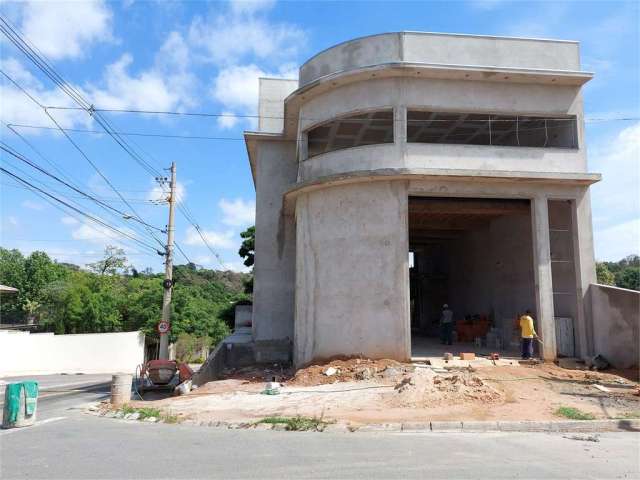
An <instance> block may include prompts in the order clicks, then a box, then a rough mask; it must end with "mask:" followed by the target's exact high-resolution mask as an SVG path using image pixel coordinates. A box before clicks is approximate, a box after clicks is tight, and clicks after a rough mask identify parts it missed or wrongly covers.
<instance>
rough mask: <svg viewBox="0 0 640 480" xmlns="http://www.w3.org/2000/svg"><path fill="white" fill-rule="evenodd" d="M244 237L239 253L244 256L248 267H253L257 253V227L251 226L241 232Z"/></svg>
mask: <svg viewBox="0 0 640 480" xmlns="http://www.w3.org/2000/svg"><path fill="white" fill-rule="evenodd" d="M240 236H241V237H242V238H243V241H242V245H241V246H240V250H238V255H240V256H241V257H242V258H244V264H245V266H247V267H253V262H254V260H255V253H256V227H249V228H247V229H246V230H245V231H244V232H242V233H241V234H240Z"/></svg>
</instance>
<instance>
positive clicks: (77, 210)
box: [0, 167, 160, 253]
mask: <svg viewBox="0 0 640 480" xmlns="http://www.w3.org/2000/svg"><path fill="white" fill-rule="evenodd" d="M0 172H2V173H4V174H5V175H8V176H10V177H11V178H13V179H14V180H16V181H18V182H20V183H22V184H23V185H26V186H27V187H29V188H30V189H31V190H33V191H35V192H38V193H40V194H41V195H44V196H45V197H48V198H49V199H51V200H53V201H55V202H57V203H59V204H61V205H64V206H65V207H67V208H68V209H70V210H72V211H74V212H75V213H77V214H79V215H81V216H83V217H84V218H87V219H89V220H91V221H92V222H94V223H97V224H99V225H101V226H103V227H105V228H108V229H109V230H112V231H113V232H115V233H117V234H118V235H120V236H124V237H127V238H129V239H131V240H132V241H134V242H136V243H137V244H139V245H140V246H142V247H143V248H146V249H148V250H150V251H152V252H156V253H160V252H158V250H156V249H155V247H153V246H152V245H150V244H148V243H146V242H144V241H142V240H140V239H139V238H137V237H134V236H133V235H130V234H129V233H127V232H123V231H121V230H119V229H117V228H116V227H114V226H112V225H109V224H108V223H106V222H104V221H103V220H100V219H99V218H96V217H94V216H93V215H91V214H88V213H86V212H84V211H82V210H80V209H79V208H77V207H75V206H73V205H71V204H70V203H68V202H66V201H64V200H62V199H60V198H58V197H56V196H55V195H52V194H51V193H49V192H47V191H45V190H43V189H42V188H39V187H37V186H35V185H34V184H32V183H30V182H28V181H27V180H25V179H24V178H22V177H20V176H19V175H16V174H14V173H12V172H10V171H9V170H7V169H5V168H4V167H0Z"/></svg>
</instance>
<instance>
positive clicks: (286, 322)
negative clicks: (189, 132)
mask: <svg viewBox="0 0 640 480" xmlns="http://www.w3.org/2000/svg"><path fill="white" fill-rule="evenodd" d="M295 148H296V147H295V142H265V143H264V144H262V145H260V151H259V155H258V162H257V169H256V170H257V172H256V173H257V175H256V260H255V266H254V278H255V280H254V291H253V325H252V326H253V336H254V340H256V341H262V340H286V339H289V340H291V339H292V338H293V312H294V300H293V298H294V282H295V257H296V254H295V226H294V219H293V216H287V215H285V212H284V210H283V194H284V192H285V191H286V190H287V189H288V188H289V186H290V185H291V184H293V183H295V180H296V175H297V166H298V165H297V162H296V159H295Z"/></svg>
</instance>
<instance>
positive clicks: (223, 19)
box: [189, 2, 306, 65]
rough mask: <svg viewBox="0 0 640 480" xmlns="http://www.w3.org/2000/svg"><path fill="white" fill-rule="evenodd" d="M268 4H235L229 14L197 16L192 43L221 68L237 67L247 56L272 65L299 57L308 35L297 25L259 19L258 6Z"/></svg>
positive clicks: (192, 30)
mask: <svg viewBox="0 0 640 480" xmlns="http://www.w3.org/2000/svg"><path fill="white" fill-rule="evenodd" d="M266 5H268V4H267V3H266V2H247V3H246V4H245V3H243V2H234V3H232V4H231V11H230V12H229V13H227V14H226V15H220V14H217V15H213V16H212V17H211V18H209V19H207V20H205V19H203V18H202V17H197V18H196V19H195V20H194V21H193V22H192V24H191V26H190V29H189V40H190V41H191V43H192V44H193V45H195V46H198V47H201V48H203V49H204V50H205V52H206V59H207V60H208V61H210V62H213V63H216V64H219V65H233V64H238V63H239V62H240V61H241V60H240V59H241V58H242V57H244V56H254V57H256V58H259V59H264V60H268V61H271V62H278V61H281V60H282V59H283V58H290V57H291V56H293V55H295V54H297V53H298V52H299V51H300V48H301V47H302V46H303V45H304V44H305V42H306V34H305V33H304V31H303V30H301V29H300V28H298V27H297V26H295V25H291V24H288V23H272V22H269V21H268V20H266V19H264V18H262V17H259V16H257V15H256V13H257V12H258V11H259V10H260V9H259V8H252V7H257V6H262V7H264V6H266Z"/></svg>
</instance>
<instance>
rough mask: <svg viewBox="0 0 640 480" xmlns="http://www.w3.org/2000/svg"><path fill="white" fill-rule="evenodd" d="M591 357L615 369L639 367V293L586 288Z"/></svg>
mask: <svg viewBox="0 0 640 480" xmlns="http://www.w3.org/2000/svg"><path fill="white" fill-rule="evenodd" d="M589 293H590V295H591V306H592V315H593V344H594V350H595V351H594V353H596V354H600V355H602V356H603V357H605V358H606V359H607V360H608V361H609V362H610V363H611V364H612V365H613V366H614V367H617V368H629V367H633V366H637V365H638V364H639V363H640V292H637V291H635V290H627V289H625V288H617V287H610V286H608V285H600V284H591V285H590V286H589Z"/></svg>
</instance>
